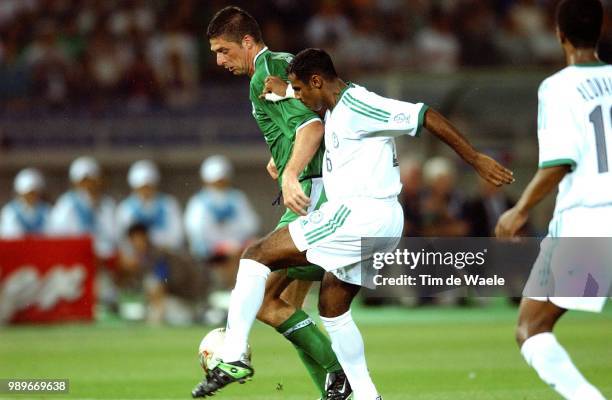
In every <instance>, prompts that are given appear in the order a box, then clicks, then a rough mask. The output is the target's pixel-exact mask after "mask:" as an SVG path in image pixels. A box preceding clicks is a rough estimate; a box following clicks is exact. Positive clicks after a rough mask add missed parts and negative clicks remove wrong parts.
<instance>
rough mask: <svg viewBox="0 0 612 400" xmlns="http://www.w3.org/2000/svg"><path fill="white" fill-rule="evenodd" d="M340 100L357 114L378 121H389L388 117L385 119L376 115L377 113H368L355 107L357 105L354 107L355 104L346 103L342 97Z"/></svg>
mask: <svg viewBox="0 0 612 400" xmlns="http://www.w3.org/2000/svg"><path fill="white" fill-rule="evenodd" d="M342 102H343V103H344V104H345V105H346V106H347V107H348V108H349V109H351V111H353V112H356V113H357V114H361V115H363V116H366V117H368V118H372V119H375V120H376V121H380V122H389V119H388V118H386V119H385V118H384V117H380V116H377V115H374V114H370V113H369V112H367V111H364V110H363V109H360V108H357V107H355V106H353V105H351V104H350V103H348V102H346V101H344V99H342Z"/></svg>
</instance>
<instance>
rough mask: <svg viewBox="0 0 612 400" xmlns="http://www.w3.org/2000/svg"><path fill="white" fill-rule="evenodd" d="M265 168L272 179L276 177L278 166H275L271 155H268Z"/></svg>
mask: <svg viewBox="0 0 612 400" xmlns="http://www.w3.org/2000/svg"><path fill="white" fill-rule="evenodd" d="M266 170H267V171H268V174H270V177H271V178H272V179H274V180H277V179H278V168H276V163H275V162H274V158H273V157H270V161H268V165H266Z"/></svg>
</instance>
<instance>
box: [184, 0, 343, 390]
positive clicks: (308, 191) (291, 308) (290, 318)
mask: <svg viewBox="0 0 612 400" xmlns="http://www.w3.org/2000/svg"><path fill="white" fill-rule="evenodd" d="M207 36H208V40H209V42H210V48H211V50H212V51H213V52H214V53H216V57H217V64H218V65H219V66H222V67H224V68H225V69H227V70H229V71H230V72H232V73H233V74H234V75H248V76H249V77H250V78H251V81H250V95H249V98H250V100H251V103H252V106H253V117H254V118H255V120H256V122H257V124H258V125H259V128H260V129H261V131H262V133H263V135H264V138H265V140H266V142H267V144H268V146H269V148H270V152H271V154H272V158H271V160H270V163H269V164H268V167H267V168H268V171H269V172H270V175H271V176H272V177H273V178H274V179H278V181H279V184H280V186H281V188H282V192H283V198H284V204H285V206H286V207H287V208H288V210H287V211H286V213H285V214H284V215H283V216H282V218H281V220H280V222H279V224H278V227H277V229H278V228H281V227H284V226H286V225H287V224H289V223H290V222H291V221H293V220H295V219H297V218H298V217H299V216H300V215H305V214H306V212H308V211H313V210H315V209H317V208H318V207H319V206H320V205H321V203H323V202H324V201H325V194H324V191H323V183H322V180H321V164H322V158H323V146H322V144H321V142H322V138H323V134H324V129H323V123H322V121H321V118H320V117H319V116H318V115H317V114H315V113H313V112H312V111H310V110H309V109H308V108H306V107H305V106H304V105H303V104H302V103H301V102H300V101H298V100H295V99H289V100H283V101H279V102H271V101H267V100H266V99H265V98H263V97H262V92H263V91H264V87H265V80H266V78H267V77H268V76H270V75H278V76H281V77H285V78H286V76H287V74H286V69H287V66H288V65H289V62H290V61H291V60H292V58H293V56H292V55H291V54H288V53H278V52H272V51H270V50H269V49H268V48H267V47H266V45H265V44H264V42H263V39H262V35H261V30H260V28H259V26H258V24H257V21H255V19H254V18H253V17H252V16H251V15H249V14H248V13H247V12H246V11H244V10H242V9H240V8H238V7H232V6H230V7H226V8H223V9H222V10H220V11H219V12H217V13H216V14H215V16H214V17H213V18H212V20H211V21H210V23H209V25H208V30H207ZM322 276H323V270H322V269H321V268H319V267H315V266H311V267H301V268H294V269H290V270H289V271H287V272H286V273H284V272H280V273H276V274H271V275H270V277H269V278H268V280H267V282H266V289H265V293H266V294H265V300H264V303H263V306H262V308H261V310H260V312H259V313H258V316H257V317H258V319H259V320H260V321H262V322H264V323H266V324H268V325H270V326H273V327H274V328H276V330H277V331H278V332H279V333H281V334H282V335H283V336H284V337H285V338H286V339H288V340H289V341H290V342H291V343H292V344H293V345H294V346H295V348H296V349H297V352H298V354H299V356H300V358H301V359H302V362H303V363H304V365H305V366H306V368H307V370H308V372H309V373H310V375H311V377H312V379H313V380H314V382H315V384H316V386H317V388H318V390H319V391H320V392H321V394H322V396H324V394H325V391H326V382H327V383H328V384H331V383H330V382H335V384H338V383H339V382H340V381H342V382H346V385H347V386H348V382H347V380H346V377H345V375H344V373H343V372H342V367H341V366H340V364H339V363H338V360H337V358H336V355H335V354H334V352H333V350H332V348H331V343H330V341H329V339H328V338H327V336H325V334H323V332H321V331H320V330H319V329H318V328H317V327H316V326H315V324H314V322H313V320H312V319H311V318H310V317H309V316H308V315H307V314H306V313H305V312H304V311H302V310H301V306H302V303H303V301H304V297H305V295H306V293H307V291H308V289H309V288H310V286H311V284H312V282H307V283H305V282H296V284H293V285H291V283H292V281H293V280H294V279H304V280H306V279H308V280H311V281H312V280H320V279H321V277H322ZM285 299H290V300H289V301H290V302H288V301H285ZM192 394H193V395H194V397H196V396H199V395H200V394H199V393H198V391H197V389H196V390H194V392H193V393H192ZM349 394H350V390H348V391H347V397H348V395H349Z"/></svg>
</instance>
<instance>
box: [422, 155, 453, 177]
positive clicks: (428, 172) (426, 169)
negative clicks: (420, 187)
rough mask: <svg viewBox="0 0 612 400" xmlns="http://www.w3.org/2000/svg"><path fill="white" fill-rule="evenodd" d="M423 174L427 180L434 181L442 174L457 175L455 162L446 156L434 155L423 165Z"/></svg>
mask: <svg viewBox="0 0 612 400" xmlns="http://www.w3.org/2000/svg"><path fill="white" fill-rule="evenodd" d="M423 176H424V177H425V182H427V183H432V182H433V181H434V180H436V179H437V178H439V177H441V176H449V177H451V178H454V177H455V172H454V170H453V164H452V163H451V162H450V160H448V159H447V158H445V157H439V156H438V157H433V158H430V159H429V160H427V162H426V163H425V165H424V166H423Z"/></svg>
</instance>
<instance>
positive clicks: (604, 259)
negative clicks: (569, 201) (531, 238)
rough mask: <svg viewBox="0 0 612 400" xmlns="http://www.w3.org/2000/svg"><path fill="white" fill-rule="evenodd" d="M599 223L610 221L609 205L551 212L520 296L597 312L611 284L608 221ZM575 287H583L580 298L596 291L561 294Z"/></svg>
mask: <svg viewBox="0 0 612 400" xmlns="http://www.w3.org/2000/svg"><path fill="white" fill-rule="evenodd" d="M602 221H612V207H596V208H585V207H580V208H573V209H569V210H566V211H563V212H561V213H559V214H557V215H555V216H554V217H553V219H552V220H551V222H550V225H549V231H548V236H547V237H546V238H545V239H544V240H543V241H542V243H541V245H540V254H539V255H538V258H537V259H536V261H535V264H534V266H533V269H532V270H531V274H530V275H529V279H528V281H527V284H526V285H525V289H524V291H523V294H524V295H525V297H528V298H530V299H532V300H538V301H547V300H549V301H550V302H551V303H553V304H555V305H556V306H558V307H561V308H565V309H568V310H580V311H590V312H601V310H603V307H604V305H605V303H606V300H607V298H608V297H607V296H609V295H610V289H611V286H612V246H609V244H612V224H609V223H602ZM572 238H577V239H572ZM581 238H582V239H581ZM586 238H591V239H586ZM593 238H606V239H599V240H598V239H593ZM576 287H578V288H585V296H589V295H590V296H593V294H589V293H588V292H589V290H596V294H595V295H596V296H599V297H567V294H568V293H574V292H575V291H576ZM564 294H565V296H563V295H564Z"/></svg>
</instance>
